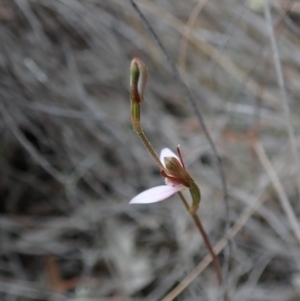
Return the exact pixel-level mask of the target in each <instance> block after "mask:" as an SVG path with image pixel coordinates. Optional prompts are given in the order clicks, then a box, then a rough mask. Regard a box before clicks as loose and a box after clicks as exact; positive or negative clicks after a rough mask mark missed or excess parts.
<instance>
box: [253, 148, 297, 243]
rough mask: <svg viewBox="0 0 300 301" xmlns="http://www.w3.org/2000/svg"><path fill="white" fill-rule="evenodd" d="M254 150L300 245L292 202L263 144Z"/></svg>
mask: <svg viewBox="0 0 300 301" xmlns="http://www.w3.org/2000/svg"><path fill="white" fill-rule="evenodd" d="M254 149H255V151H256V154H257V156H258V158H259V160H260V162H261V164H262V166H263V167H264V169H265V171H266V173H267V174H268V176H269V177H270V180H271V182H272V184H273V186H274V189H275V191H276V192H277V194H278V198H279V200H280V203H281V205H282V208H283V210H284V212H285V214H286V216H287V218H288V220H289V222H290V224H291V228H292V229H293V231H294V234H295V236H296V238H297V239H298V242H299V243H300V227H299V223H298V221H297V218H296V216H295V213H294V210H293V207H292V206H291V204H290V201H289V199H288V197H287V195H286V193H285V191H284V188H283V186H282V184H281V182H280V180H279V178H278V176H277V174H276V172H275V170H274V168H273V166H272V164H271V162H270V160H269V158H268V156H267V154H266V152H265V150H264V148H263V146H262V144H261V143H260V142H257V143H256V144H255V145H254Z"/></svg>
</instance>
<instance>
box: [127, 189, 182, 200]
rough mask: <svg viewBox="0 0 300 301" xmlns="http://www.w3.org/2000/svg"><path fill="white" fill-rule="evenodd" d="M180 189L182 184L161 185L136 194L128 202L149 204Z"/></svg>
mask: <svg viewBox="0 0 300 301" xmlns="http://www.w3.org/2000/svg"><path fill="white" fill-rule="evenodd" d="M182 189H183V187H182V185H177V186H172V185H163V186H157V187H153V188H150V189H148V190H145V191H143V192H142V193H140V194H138V195H137V196H136V197H134V198H133V199H132V200H131V201H130V202H129V204H150V203H155V202H159V201H163V200H165V199H167V198H168V197H170V196H171V195H173V194H174V193H176V192H178V191H180V190H182Z"/></svg>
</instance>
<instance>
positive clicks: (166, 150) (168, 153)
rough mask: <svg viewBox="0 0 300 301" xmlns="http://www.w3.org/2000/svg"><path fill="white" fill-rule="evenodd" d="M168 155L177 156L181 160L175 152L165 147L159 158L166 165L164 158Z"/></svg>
mask: <svg viewBox="0 0 300 301" xmlns="http://www.w3.org/2000/svg"><path fill="white" fill-rule="evenodd" d="M166 157H175V158H176V159H177V160H178V161H179V162H180V160H179V158H178V156H177V155H176V154H175V153H173V152H172V151H171V150H170V149H169V148H163V149H162V150H161V152H160V157H159V160H160V162H161V163H162V164H163V166H165V160H164V158H166Z"/></svg>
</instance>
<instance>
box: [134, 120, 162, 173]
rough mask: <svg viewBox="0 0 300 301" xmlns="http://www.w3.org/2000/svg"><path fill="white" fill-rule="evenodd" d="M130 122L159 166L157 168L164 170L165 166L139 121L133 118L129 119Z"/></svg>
mask: <svg viewBox="0 0 300 301" xmlns="http://www.w3.org/2000/svg"><path fill="white" fill-rule="evenodd" d="M131 123H132V126H133V129H134V131H135V132H136V133H137V134H138V135H139V137H140V138H141V140H142V142H143V143H144V145H145V147H146V149H147V150H148V152H149V153H150V155H151V156H152V158H153V159H154V161H155V162H156V164H157V165H158V166H159V168H160V169H161V170H166V169H165V167H164V166H163V164H162V163H161V162H160V160H159V158H158V156H157V154H156V152H155V150H154V148H153V147H152V145H151V143H150V141H149V140H148V138H147V136H146V135H145V133H144V131H143V129H142V127H141V124H140V122H139V121H136V120H135V121H131Z"/></svg>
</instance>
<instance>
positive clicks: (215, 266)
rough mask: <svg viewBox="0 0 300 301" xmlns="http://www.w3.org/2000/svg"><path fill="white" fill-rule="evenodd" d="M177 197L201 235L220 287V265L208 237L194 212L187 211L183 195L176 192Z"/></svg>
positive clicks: (221, 279) (221, 281)
mask: <svg viewBox="0 0 300 301" xmlns="http://www.w3.org/2000/svg"><path fill="white" fill-rule="evenodd" d="M178 195H179V197H180V199H181V200H182V202H183V204H184V207H185V208H186V209H187V211H188V212H189V213H190V215H191V217H192V219H193V221H194V223H195V225H196V227H197V228H198V230H199V232H200V234H201V235H202V238H203V240H204V243H205V245H206V247H207V249H208V251H209V253H210V255H211V257H212V261H213V265H214V268H215V270H216V274H217V278H218V283H219V285H221V284H222V283H223V276H222V270H221V266H220V263H219V260H218V257H217V255H216V254H215V252H214V249H213V247H212V244H211V242H210V240H209V238H208V235H207V234H206V232H205V230H204V228H203V226H202V223H201V221H200V219H199V217H198V215H197V214H196V212H191V211H190V210H189V205H188V203H187V201H186V199H185V197H184V196H183V194H182V193H181V192H178Z"/></svg>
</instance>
